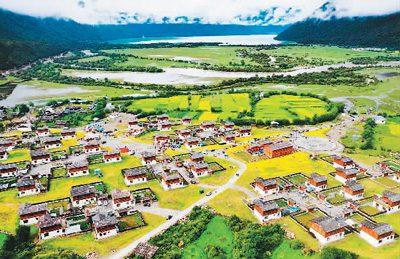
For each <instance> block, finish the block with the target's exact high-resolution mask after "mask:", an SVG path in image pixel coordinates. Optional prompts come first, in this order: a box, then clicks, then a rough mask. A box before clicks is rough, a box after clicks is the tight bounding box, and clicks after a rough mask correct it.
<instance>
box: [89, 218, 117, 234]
mask: <svg viewBox="0 0 400 259" xmlns="http://www.w3.org/2000/svg"><path fill="white" fill-rule="evenodd" d="M92 221H93V227H94V234H95V237H96V239H104V238H108V237H112V236H115V235H117V233H118V231H117V223H118V220H117V218H116V217H115V215H111V214H109V213H103V212H98V213H97V214H95V215H94V216H93V217H92Z"/></svg>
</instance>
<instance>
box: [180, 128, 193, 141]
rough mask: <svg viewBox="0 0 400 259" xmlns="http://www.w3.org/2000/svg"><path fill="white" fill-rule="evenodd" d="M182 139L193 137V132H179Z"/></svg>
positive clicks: (185, 130)
mask: <svg viewBox="0 0 400 259" xmlns="http://www.w3.org/2000/svg"><path fill="white" fill-rule="evenodd" d="M177 133H178V137H179V138H180V139H186V138H188V137H190V136H191V134H192V131H191V130H190V129H181V130H178V131H177Z"/></svg>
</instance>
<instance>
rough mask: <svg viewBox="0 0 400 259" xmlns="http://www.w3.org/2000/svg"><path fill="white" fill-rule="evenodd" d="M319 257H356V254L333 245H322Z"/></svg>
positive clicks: (324, 258) (351, 258)
mask: <svg viewBox="0 0 400 259" xmlns="http://www.w3.org/2000/svg"><path fill="white" fill-rule="evenodd" d="M320 258H321V259H356V258H358V255H357V254H355V253H352V252H349V251H345V250H342V249H339V248H335V247H324V248H323V249H322V252H321V257H320Z"/></svg>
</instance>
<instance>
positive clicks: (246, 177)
mask: <svg viewBox="0 0 400 259" xmlns="http://www.w3.org/2000/svg"><path fill="white" fill-rule="evenodd" d="M300 168H301V172H302V173H303V174H305V175H307V176H310V175H311V173H313V172H317V173H320V174H322V175H328V174H329V172H332V171H334V169H333V167H332V166H331V165H329V164H328V163H326V162H323V161H321V160H312V159H310V158H309V154H308V153H305V152H296V153H293V154H291V155H288V156H283V157H278V158H274V159H267V160H261V161H257V162H252V163H248V164H247V170H246V172H245V173H244V174H243V175H242V176H241V177H240V178H239V179H238V181H237V183H236V184H237V185H240V186H243V187H246V188H248V189H251V187H250V183H251V182H253V181H254V179H255V178H256V177H262V178H271V177H277V176H281V177H283V176H286V175H288V174H292V173H296V172H299V169H300ZM328 179H329V177H328Z"/></svg>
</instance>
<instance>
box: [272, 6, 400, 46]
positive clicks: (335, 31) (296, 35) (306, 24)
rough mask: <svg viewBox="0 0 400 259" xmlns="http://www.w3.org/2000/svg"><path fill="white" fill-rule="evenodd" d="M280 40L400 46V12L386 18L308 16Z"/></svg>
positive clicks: (279, 36) (280, 37) (283, 33)
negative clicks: (322, 18) (320, 18)
mask: <svg viewBox="0 0 400 259" xmlns="http://www.w3.org/2000/svg"><path fill="white" fill-rule="evenodd" d="M276 39H278V40H288V41H296V42H299V43H306V44H332V45H342V46H345V45H346V46H361V47H385V48H397V49H399V48H400V13H396V14H392V15H388V16H383V17H356V18H343V19H331V20H319V19H307V20H305V21H302V22H298V23H295V24H294V25H292V26H290V27H289V28H287V29H286V30H285V31H283V32H281V33H280V34H279V35H278V36H277V37H276Z"/></svg>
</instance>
